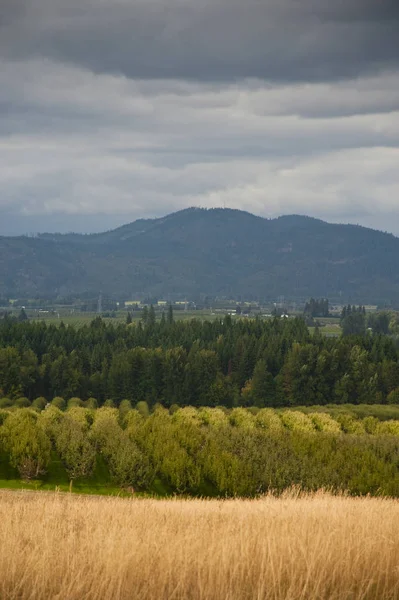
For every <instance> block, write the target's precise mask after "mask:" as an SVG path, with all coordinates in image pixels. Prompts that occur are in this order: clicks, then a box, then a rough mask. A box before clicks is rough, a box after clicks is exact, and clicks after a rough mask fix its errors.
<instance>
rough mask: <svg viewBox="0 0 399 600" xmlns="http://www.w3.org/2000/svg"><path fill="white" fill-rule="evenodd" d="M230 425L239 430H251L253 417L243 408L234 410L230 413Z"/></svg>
mask: <svg viewBox="0 0 399 600" xmlns="http://www.w3.org/2000/svg"><path fill="white" fill-rule="evenodd" d="M230 423H231V425H233V427H239V428H240V429H253V428H254V427H255V417H254V416H253V415H252V414H251V413H250V412H248V410H246V409H245V408H234V409H233V410H232V411H231V413H230Z"/></svg>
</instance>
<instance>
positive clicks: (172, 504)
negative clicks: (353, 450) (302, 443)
mask: <svg viewBox="0 0 399 600" xmlns="http://www.w3.org/2000/svg"><path fill="white" fill-rule="evenodd" d="M0 536H1V540H2V544H1V546H0V597H1V598H8V599H9V600H13V599H17V598H18V600H25V599H26V600H27V599H28V598H29V599H31V598H35V600H36V599H43V600H44V599H47V598H58V599H60V600H64V599H65V600H66V599H68V600H80V599H81V598H85V600H97V599H99V598H101V599H103V600H111V599H112V600H125V599H126V600H127V599H129V600H134V599H140V600H147V599H148V600H149V599H151V600H155V599H156V600H167V599H171V598H173V599H175V600H197V599H198V600H205V599H206V600H222V599H223V600H226V599H228V600H253V599H255V598H256V599H258V600H260V599H265V600H267V599H270V600H279V599H290V600H300V599H301V600H305V599H306V600H316V599H317V600H320V599H327V598H328V599H329V600H332V599H335V600H341V599H342V600H343V599H351V600H360V599H362V600H371V599H373V600H374V599H375V600H376V599H379V600H384V599H394V598H398V597H399V578H398V568H399V558H398V557H399V502H398V501H395V500H389V499H371V498H362V499H354V498H347V497H345V496H341V497H332V496H329V495H328V494H325V493H323V492H318V493H315V494H313V495H303V496H300V495H298V494H296V493H295V492H292V491H291V492H289V493H287V494H286V495H285V496H284V497H282V498H275V497H273V496H265V497H263V498H261V499H258V500H224V501H219V500H149V499H146V500H142V499H135V498H129V499H122V498H101V497H79V496H74V495H70V494H61V493H47V494H45V493H35V492H1V493H0Z"/></svg>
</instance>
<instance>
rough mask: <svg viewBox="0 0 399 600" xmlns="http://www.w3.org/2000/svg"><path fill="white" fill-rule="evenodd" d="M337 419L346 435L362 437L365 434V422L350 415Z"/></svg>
mask: <svg viewBox="0 0 399 600" xmlns="http://www.w3.org/2000/svg"><path fill="white" fill-rule="evenodd" d="M336 419H337V421H338V423H340V425H341V427H342V431H344V432H345V433H351V434H354V435H362V434H364V433H365V429H364V425H363V422H362V421H359V420H358V419H356V418H355V417H353V416H352V415H350V414H349V413H342V414H340V415H337V417H336Z"/></svg>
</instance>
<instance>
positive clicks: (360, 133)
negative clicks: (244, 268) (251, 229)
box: [0, 0, 399, 235]
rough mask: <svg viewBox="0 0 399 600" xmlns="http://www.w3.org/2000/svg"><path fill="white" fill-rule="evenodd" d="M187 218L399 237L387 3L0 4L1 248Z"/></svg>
mask: <svg viewBox="0 0 399 600" xmlns="http://www.w3.org/2000/svg"><path fill="white" fill-rule="evenodd" d="M187 206H202V207H214V206H226V207H232V208H240V209H243V210H248V211H250V212H253V213H255V214H258V215H262V216H267V217H274V216H278V215H281V214H291V213H298V214H307V215H311V216H317V217H320V218H324V219H326V220H328V221H335V222H336V221H339V222H352V223H359V224H363V225H367V226H371V227H375V228H378V229H383V230H386V231H391V232H393V233H395V234H398V235H399V1H398V0H245V1H243V0H241V1H240V2H238V0H167V1H166V0H0V235H1V234H3V235H6V234H18V233H29V232H37V231H71V230H74V231H99V230H104V229H109V228H111V227H114V226H116V225H119V224H122V223H126V222H129V221H132V220H134V219H136V218H139V217H152V216H162V215H164V214H167V213H170V212H173V211H175V210H179V209H181V208H185V207H187Z"/></svg>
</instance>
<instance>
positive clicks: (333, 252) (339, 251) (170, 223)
mask: <svg viewBox="0 0 399 600" xmlns="http://www.w3.org/2000/svg"><path fill="white" fill-rule="evenodd" d="M99 290H102V291H103V292H104V293H106V294H109V295H112V296H117V297H121V298H122V297H124V298H130V297H138V296H140V295H151V296H154V295H155V296H158V297H170V298H175V297H176V298H177V297H188V298H198V297H199V296H200V295H211V296H212V295H219V296H229V297H235V298H239V297H242V298H244V297H245V298H248V299H250V298H264V299H271V298H275V297H277V296H280V295H284V296H286V297H290V298H296V297H310V296H319V297H320V296H330V297H340V298H343V299H345V300H348V301H353V302H355V301H359V302H363V303H368V302H370V303H376V302H381V303H388V304H389V303H393V304H395V303H396V304H398V305H399V238H397V237H395V236H394V235H393V234H389V233H384V232H380V231H377V230H373V229H369V228H366V227H361V226H359V225H341V224H333V223H327V222H325V221H322V220H320V219H316V218H314V217H308V216H305V215H285V216H281V217H278V218H276V219H266V218H263V217H258V216H255V215H253V214H251V213H249V212H246V211H240V210H236V209H223V208H219V209H202V208H195V207H193V208H189V209H184V210H182V211H178V212H176V213H171V214H168V215H165V216H164V217H160V218H154V219H138V220H136V221H133V222H132V223H127V224H126V225H122V226H121V227H118V228H116V229H111V230H109V231H105V232H101V233H95V234H73V233H72V234H51V233H46V234H40V235H39V236H37V237H25V236H18V237H6V236H2V237H0V295H3V296H5V295H7V296H10V297H21V296H23V297H38V296H39V297H41V296H44V295H50V296H57V295H62V296H65V295H76V296H79V295H88V294H92V295H95V294H97V293H98V292H99Z"/></svg>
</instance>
